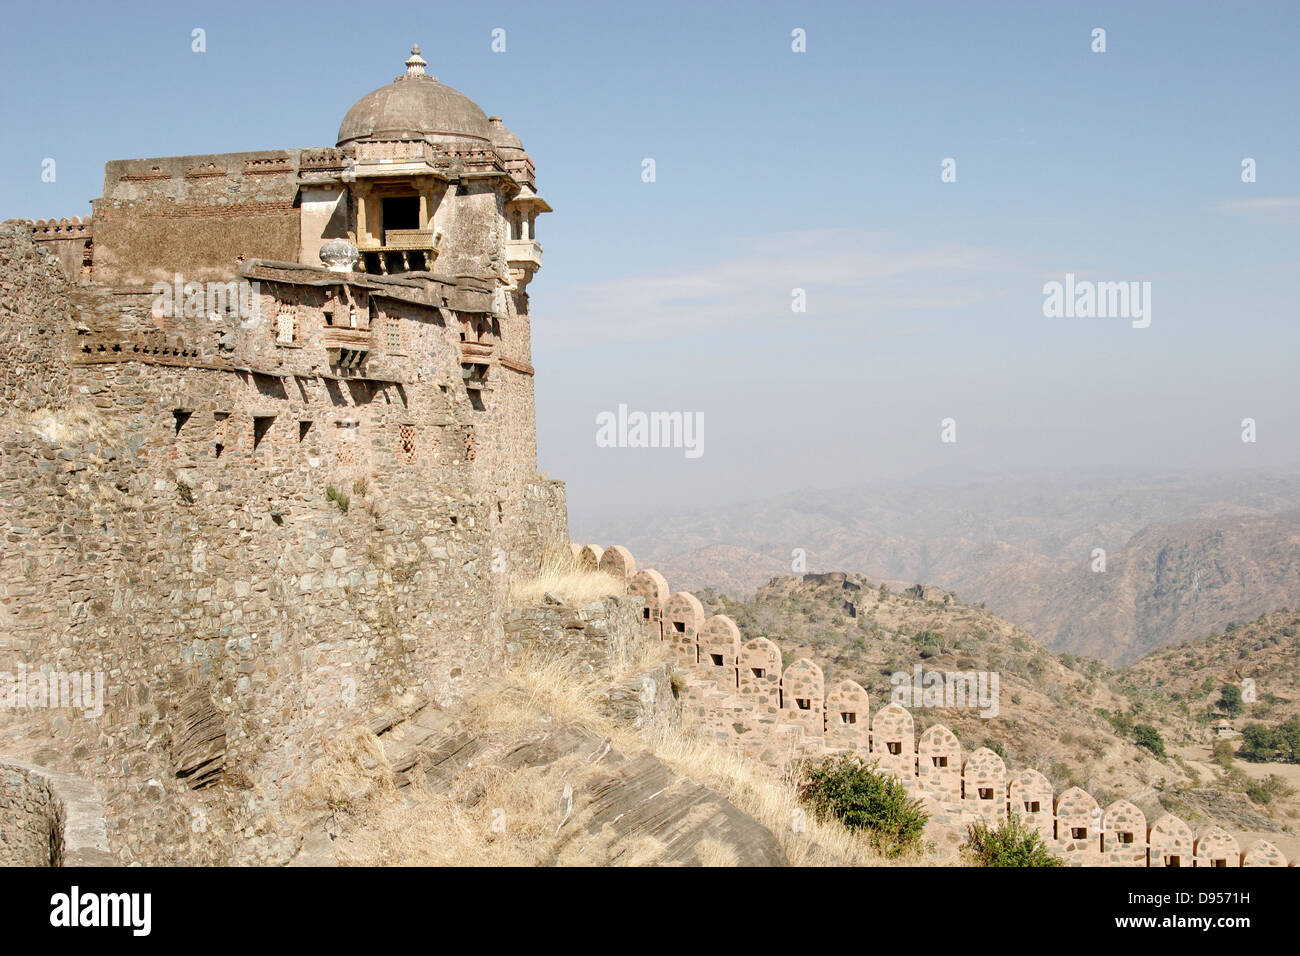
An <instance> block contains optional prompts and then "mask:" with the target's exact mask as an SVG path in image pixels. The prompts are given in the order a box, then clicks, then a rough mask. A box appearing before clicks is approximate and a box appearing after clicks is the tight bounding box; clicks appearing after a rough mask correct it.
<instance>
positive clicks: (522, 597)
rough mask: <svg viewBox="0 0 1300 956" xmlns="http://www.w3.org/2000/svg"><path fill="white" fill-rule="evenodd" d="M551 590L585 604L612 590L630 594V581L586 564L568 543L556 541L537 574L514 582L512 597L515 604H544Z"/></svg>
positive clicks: (576, 603)
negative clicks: (579, 559) (543, 599)
mask: <svg viewBox="0 0 1300 956" xmlns="http://www.w3.org/2000/svg"><path fill="white" fill-rule="evenodd" d="M547 593H550V594H554V595H555V596H556V597H558V598H559V599H560V600H561V601H563V602H564V603H565V604H568V605H570V606H572V607H582V606H583V605H584V604H590V603H591V602H592V601H599V600H600V599H601V598H604V597H609V596H610V595H611V594H626V593H627V583H626V582H625V581H623V580H622V579H621V578H619V577H617V576H616V575H613V574H610V573H608V572H607V571H591V570H588V569H585V568H583V567H582V566H581V565H579V564H578V560H577V558H575V557H574V556H573V552H572V551H571V550H570V549H569V546H568V544H567V543H563V544H558V543H555V544H552V545H550V546H548V547H547V549H546V551H545V553H544V555H543V557H542V566H541V569H540V570H539V571H538V572H537V574H535V575H533V576H532V577H530V578H525V579H521V580H516V581H512V582H511V584H510V600H511V601H512V602H514V603H515V604H540V603H541V601H542V597H543V595H545V594H547Z"/></svg>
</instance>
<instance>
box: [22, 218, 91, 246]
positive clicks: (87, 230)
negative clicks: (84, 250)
mask: <svg viewBox="0 0 1300 956" xmlns="http://www.w3.org/2000/svg"><path fill="white" fill-rule="evenodd" d="M24 222H26V223H27V225H28V226H30V227H31V230H32V238H33V239H36V240H37V241H49V240H51V239H90V238H92V236H93V229H92V225H93V220H92V218H91V217H90V216H87V217H86V218H85V219H82V218H81V217H80V216H73V217H71V218H68V217H64V218H62V219H26V220H24Z"/></svg>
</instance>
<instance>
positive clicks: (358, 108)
mask: <svg viewBox="0 0 1300 956" xmlns="http://www.w3.org/2000/svg"><path fill="white" fill-rule="evenodd" d="M426 65H427V64H426V63H425V61H424V60H423V59H421V57H420V48H419V46H415V47H413V48H412V49H411V58H410V59H409V60H407V61H406V73H405V74H404V75H402V76H399V77H398V78H397V79H395V80H393V82H392V83H389V84H388V85H387V86H381V87H380V88H379V89H377V90H375V91H374V92H373V93H367V94H366V95H365V96H363V97H361V99H359V100H357V101H356V103H354V104H353V106H352V109H350V110H348V113H347V115H346V116H345V117H343V124H342V125H341V126H340V127H339V140H338V145H340V146H342V145H343V144H344V143H350V142H353V141H354V140H359V139H418V138H421V137H424V138H428V139H432V140H439V139H452V140H466V139H469V140H475V141H477V142H480V143H491V142H492V138H493V137H492V134H493V130H492V127H491V126H490V125H489V124H488V119H487V116H486V114H484V112H483V111H482V110H481V109H479V107H478V104H477V103H475V102H474V101H473V100H471V99H470V98H469V97H468V96H466V95H465V94H464V93H462V92H460V91H459V90H454V89H452V88H451V87H450V86H444V85H443V84H442V83H439V82H438V81H437V80H436V79H435V78H434V77H432V76H429V75H427V74H426V73H425V72H424V68H425V66H426Z"/></svg>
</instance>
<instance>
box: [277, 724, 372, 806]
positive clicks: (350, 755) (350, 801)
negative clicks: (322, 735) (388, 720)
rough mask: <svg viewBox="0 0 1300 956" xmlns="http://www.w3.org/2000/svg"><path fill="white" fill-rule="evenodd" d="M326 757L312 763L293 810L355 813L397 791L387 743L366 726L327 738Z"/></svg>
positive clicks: (296, 797) (294, 796)
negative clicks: (377, 799) (308, 776)
mask: <svg viewBox="0 0 1300 956" xmlns="http://www.w3.org/2000/svg"><path fill="white" fill-rule="evenodd" d="M324 747H325V756H323V757H321V758H319V759H318V760H315V761H313V762H312V765H311V777H310V779H309V781H308V783H307V785H306V786H305V787H304V788H303V789H302V790H300V791H299V792H298V793H296V794H294V795H293V797H292V799H291V809H293V810H305V809H309V808H318V809H320V808H324V809H328V810H331V811H335V812H339V811H343V812H353V811H355V810H357V809H358V808H361V807H365V806H367V805H368V804H370V803H371V802H373V801H374V800H375V799H376V798H377V797H379V796H387V795H391V794H392V792H393V790H394V784H393V770H392V767H390V766H389V764H388V758H387V756H385V754H384V746H383V744H381V743H380V742H379V738H378V737H376V736H375V735H374V734H373V733H371V732H370V730H369V729H368V728H366V727H360V726H358V727H352V728H349V729H348V730H345V731H343V732H342V733H340V734H338V735H336V736H334V737H330V738H327V739H326V740H325V743H324Z"/></svg>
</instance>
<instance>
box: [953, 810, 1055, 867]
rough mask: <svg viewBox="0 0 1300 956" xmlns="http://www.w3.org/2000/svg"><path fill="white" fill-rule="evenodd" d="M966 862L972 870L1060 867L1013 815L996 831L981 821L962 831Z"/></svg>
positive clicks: (1041, 840) (1030, 829)
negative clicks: (979, 867) (964, 832)
mask: <svg viewBox="0 0 1300 956" xmlns="http://www.w3.org/2000/svg"><path fill="white" fill-rule="evenodd" d="M962 852H963V853H964V854H965V855H966V858H967V859H968V860H970V862H971V863H972V864H973V865H975V866H1061V865H1063V864H1062V861H1061V860H1060V859H1059V858H1058V857H1054V856H1052V854H1051V853H1050V852H1048V849H1047V844H1046V843H1044V842H1043V838H1042V837H1041V836H1039V834H1038V831H1037V830H1034V829H1032V828H1031V827H1027V826H1025V824H1023V823H1022V822H1021V821H1020V815H1019V814H1016V813H1013V814H1012V815H1011V816H1010V817H1008V818H1007V819H1006V820H1003V821H1002V822H1000V823H999V824H998V826H997V827H996V828H994V827H990V826H989V825H988V824H987V823H985V822H984V821H982V820H981V821H980V822H979V823H975V824H972V825H971V826H969V827H967V828H966V845H965V846H963V847H962Z"/></svg>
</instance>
